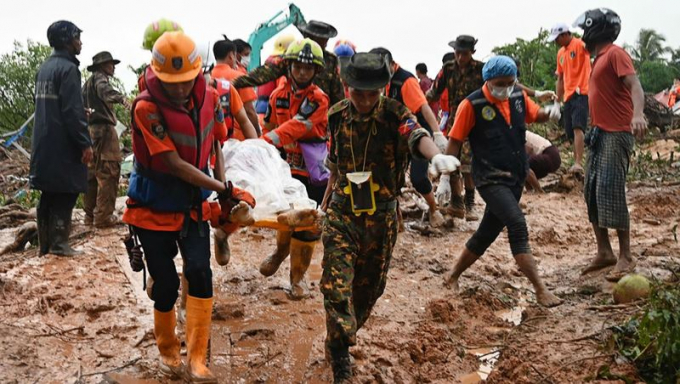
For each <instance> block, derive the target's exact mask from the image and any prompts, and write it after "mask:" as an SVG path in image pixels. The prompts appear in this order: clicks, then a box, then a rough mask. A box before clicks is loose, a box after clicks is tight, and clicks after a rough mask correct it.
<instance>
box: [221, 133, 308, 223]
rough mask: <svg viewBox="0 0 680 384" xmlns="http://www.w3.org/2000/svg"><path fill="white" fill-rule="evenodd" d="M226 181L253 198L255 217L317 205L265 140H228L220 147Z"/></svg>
mask: <svg viewBox="0 0 680 384" xmlns="http://www.w3.org/2000/svg"><path fill="white" fill-rule="evenodd" d="M222 153H223V155H224V165H225V174H226V180H228V181H231V182H232V183H233V184H234V185H235V186H237V187H239V188H242V189H245V190H246V191H248V192H250V193H251V194H252V195H253V197H255V201H256V203H257V204H256V207H255V209H254V210H253V216H254V218H255V220H256V221H257V220H262V219H266V218H272V217H276V215H277V213H279V212H282V211H286V210H289V209H304V208H316V202H315V201H314V200H311V199H310V198H309V197H308V196H307V190H306V189H305V186H304V185H303V184H302V183H301V182H300V181H298V180H296V179H294V178H293V177H292V176H291V173H290V167H289V166H288V163H286V162H285V161H284V160H283V159H282V158H281V155H280V154H279V151H278V150H277V149H276V148H275V147H274V146H272V145H270V144H268V143H267V142H266V141H264V140H245V141H238V140H229V141H227V142H226V143H225V144H224V146H223V148H222Z"/></svg>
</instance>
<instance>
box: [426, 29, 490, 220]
mask: <svg viewBox="0 0 680 384" xmlns="http://www.w3.org/2000/svg"><path fill="white" fill-rule="evenodd" d="M476 43H477V40H476V39H475V38H474V37H472V36H468V35H460V36H458V37H457V38H456V40H454V41H452V42H450V43H449V45H450V46H451V47H452V48H453V49H454V51H455V60H452V61H449V62H446V63H444V66H443V67H442V69H441V70H440V71H439V73H438V74H437V77H436V78H435V79H434V83H433V84H432V88H431V89H430V90H429V91H428V92H427V95H426V96H427V101H429V102H434V101H437V100H439V98H440V97H441V95H442V93H443V92H444V90H445V89H446V90H448V93H449V119H448V120H447V122H446V132H445V134H448V131H449V129H451V126H452V125H453V121H454V119H455V116H456V110H457V109H458V104H460V103H461V102H462V101H463V100H465V98H466V97H468V95H469V94H471V93H472V92H474V91H476V90H477V89H479V88H481V87H482V85H483V84H484V80H482V67H483V66H484V63H482V62H480V61H477V60H475V59H473V58H472V55H473V54H474V53H475V44H476ZM460 160H461V162H462V163H463V165H462V166H461V169H460V170H461V172H462V173H463V177H464V179H465V200H463V198H462V197H461V192H462V188H461V180H460V177H451V191H452V194H451V206H452V208H453V212H452V213H453V215H454V216H456V217H460V218H463V217H465V218H466V220H468V221H474V220H478V217H477V216H476V215H475V214H474V212H472V207H473V206H474V203H475V184H474V182H473V181H472V176H471V175H470V161H471V152H470V145H469V144H468V143H467V142H465V144H463V149H462V152H461V157H460Z"/></svg>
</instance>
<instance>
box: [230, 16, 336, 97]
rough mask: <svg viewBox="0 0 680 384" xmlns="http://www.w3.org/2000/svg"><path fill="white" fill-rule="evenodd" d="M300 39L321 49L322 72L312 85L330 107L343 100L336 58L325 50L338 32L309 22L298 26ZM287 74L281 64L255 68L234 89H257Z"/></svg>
mask: <svg viewBox="0 0 680 384" xmlns="http://www.w3.org/2000/svg"><path fill="white" fill-rule="evenodd" d="M298 29H299V30H300V33H302V37H304V38H309V39H312V40H314V41H315V42H316V43H317V44H319V46H321V48H322V49H323V60H324V70H323V71H321V72H320V73H318V74H317V75H316V76H315V77H314V84H315V85H318V86H319V88H321V90H322V91H324V93H326V94H327V95H328V97H329V98H330V102H331V105H333V104H335V103H337V102H339V101H340V100H343V99H344V98H345V93H344V90H343V87H342V83H341V82H340V76H339V75H338V70H337V68H338V57H337V56H335V54H334V53H331V52H329V51H327V50H326V45H327V44H328V39H331V38H333V37H335V36H337V35H338V31H337V30H336V29H335V27H333V26H332V25H330V24H327V23H324V22H321V21H316V20H310V21H309V23H306V24H304V25H301V26H298ZM287 73H288V67H287V66H286V65H285V63H283V62H279V64H278V65H270V64H265V65H263V66H261V67H258V68H255V69H254V70H252V71H251V72H250V73H249V74H248V75H247V76H243V77H239V78H238V79H236V80H235V81H234V87H236V88H243V87H257V86H260V85H262V84H265V83H268V82H270V81H273V80H276V79H278V78H279V77H281V76H285V75H286V74H287Z"/></svg>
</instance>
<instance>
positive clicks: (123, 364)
mask: <svg viewBox="0 0 680 384" xmlns="http://www.w3.org/2000/svg"><path fill="white" fill-rule="evenodd" d="M628 196H629V203H630V209H631V220H632V250H633V253H634V254H635V255H636V256H637V257H638V258H639V259H638V270H639V271H640V272H641V273H643V274H645V275H648V276H652V275H653V276H656V277H661V278H663V277H665V276H666V275H667V272H666V266H667V265H668V264H669V263H672V262H674V259H675V262H677V258H678V256H679V255H680V246H679V245H678V242H677V239H676V238H675V234H674V231H676V230H677V224H678V221H679V220H680V186H677V185H675V186H664V187H646V186H637V187H635V186H633V187H631V188H630V190H629V194H628ZM477 200H478V203H479V204H480V205H479V206H478V207H477V208H476V209H478V210H479V212H480V213H481V211H482V209H483V207H482V206H481V199H479V198H478V199H477ZM523 202H524V203H525V204H526V209H525V212H526V215H527V221H528V223H529V227H530V234H531V244H532V247H533V249H534V253H535V256H536V257H537V259H538V263H539V270H540V273H541V275H542V276H543V277H544V278H545V280H546V282H547V284H548V286H549V287H550V288H552V289H553V290H554V291H555V292H556V293H557V295H558V296H560V297H561V298H562V299H563V300H564V304H563V305H561V306H559V307H557V308H552V309H544V308H541V307H539V306H537V305H536V303H535V296H534V294H533V292H532V290H531V287H530V285H529V283H528V281H527V280H526V279H525V278H524V277H523V276H522V275H521V274H520V273H519V271H518V269H517V267H516V265H515V264H514V262H513V259H512V257H511V255H510V251H509V246H508V241H507V237H506V236H505V234H503V235H501V237H500V238H499V239H498V241H497V242H496V243H495V244H494V245H492V247H491V248H490V249H489V251H488V253H487V254H486V255H485V256H484V257H483V258H482V259H481V260H480V261H479V262H478V263H477V264H475V265H474V266H473V267H472V268H471V269H470V270H469V271H468V272H466V273H465V274H464V275H463V278H462V279H461V291H462V292H461V294H459V295H454V294H452V293H451V292H450V291H449V290H447V289H446V288H445V287H444V286H443V284H442V283H443V279H444V276H445V274H446V273H447V272H448V271H449V270H450V269H451V267H452V266H453V263H454V260H455V258H456V257H457V255H458V254H459V252H460V251H461V249H462V247H463V245H464V243H465V241H466V240H467V238H468V237H469V236H470V235H471V234H472V232H473V231H474V229H475V228H476V227H477V224H478V222H465V221H462V220H456V221H455V223H454V224H455V228H453V229H450V230H446V231H445V232H444V234H443V235H442V236H433V237H426V236H422V235H421V234H420V233H418V232H416V231H414V230H411V229H408V228H409V227H411V226H412V224H413V223H414V222H413V221H412V222H410V223H407V231H406V232H404V233H402V234H400V236H399V240H398V243H397V247H396V249H395V252H394V256H393V260H392V264H391V270H390V275H389V282H388V284H387V289H386V291H385V294H384V295H383V296H382V298H381V299H380V300H379V302H378V304H377V305H376V307H375V310H374V312H373V315H372V316H371V318H370V319H369V321H368V322H367V324H366V326H365V327H364V329H362V330H361V331H360V332H359V334H358V345H357V346H356V347H354V348H352V350H351V353H352V355H353V357H354V361H355V364H356V367H355V382H357V383H373V382H378V383H456V382H463V383H477V382H480V380H481V379H482V378H485V379H486V380H487V382H489V383H541V382H542V383H565V382H569V383H580V382H585V381H590V380H592V379H593V378H595V377H596V373H597V371H598V369H599V368H600V367H602V366H609V367H610V370H611V372H612V373H614V374H621V375H626V376H628V377H629V378H632V379H637V377H636V375H635V370H634V368H633V367H632V366H631V365H629V364H628V363H625V362H623V361H621V360H620V359H618V358H616V357H615V356H613V355H612V351H610V350H607V349H606V348H603V347H602V345H603V344H604V342H605V341H606V340H607V337H608V331H607V328H608V327H609V326H611V325H613V324H616V323H619V322H621V321H622V320H624V319H626V318H627V317H628V316H630V315H631V314H632V313H633V312H634V311H635V307H623V308H617V307H611V306H609V305H610V304H612V300H611V294H610V292H611V289H612V284H610V283H608V282H607V281H606V280H605V279H604V273H605V272H606V271H604V272H600V273H594V274H591V275H588V276H585V277H582V276H580V273H579V270H580V269H581V268H583V267H584V266H585V265H586V264H587V263H588V261H589V259H590V258H592V257H593V256H594V254H595V240H594V237H593V235H592V234H591V228H590V225H589V223H588V220H587V215H586V212H585V205H584V203H583V198H582V195H581V194H580V191H579V188H578V187H577V188H575V189H574V190H572V191H571V192H560V193H557V192H550V193H547V194H544V195H538V194H526V195H525V197H524V198H523ZM81 219H82V214H81V213H77V214H76V221H79V220H81ZM674 228H675V229H674ZM74 232H77V233H81V234H82V235H81V236H79V237H78V239H77V240H76V245H77V246H79V247H81V248H82V250H84V251H85V254H84V255H82V256H78V257H75V258H60V257H56V256H47V257H42V258H40V257H37V256H36V250H35V248H29V249H27V250H25V251H23V252H18V253H16V252H15V253H9V254H6V255H3V256H0V343H1V345H3V348H2V351H0V382H2V383H76V382H81V383H100V382H103V381H106V382H120V383H158V382H168V381H167V380H166V379H164V378H163V377H161V376H159V375H158V370H157V359H158V352H157V349H156V347H155V344H154V340H153V336H152V324H153V323H152V302H151V301H150V300H149V299H148V298H147V297H146V296H145V294H144V292H143V291H142V289H141V281H142V277H141V273H139V274H132V273H131V272H130V271H129V267H128V266H127V265H126V263H127V260H126V258H127V256H126V255H125V249H124V248H123V245H122V243H121V241H120V239H121V237H122V236H123V235H124V233H125V229H124V228H123V227H122V226H121V227H118V228H113V229H105V230H87V229H86V228H84V227H82V226H80V225H79V226H77V227H76V228H75V229H74ZM12 233H13V229H11V228H6V229H3V230H1V231H0V247H1V246H2V245H4V244H5V243H7V242H10V241H11V240H12ZM273 236H274V233H273V231H271V230H267V229H259V230H254V229H243V230H242V231H241V232H239V233H237V235H235V236H233V237H232V239H231V245H232V261H231V263H230V264H229V265H228V266H227V267H226V268H224V267H218V266H217V264H214V265H213V272H214V285H215V296H216V305H215V308H214V313H213V319H214V322H213V331H212V341H211V356H210V360H211V368H212V369H213V371H214V372H215V373H216V374H217V375H218V376H219V377H220V379H221V382H224V383H255V382H256V383H299V382H303V383H327V382H330V381H332V380H331V379H332V375H331V372H330V368H329V366H328V365H327V364H326V363H325V361H324V356H323V355H324V354H323V339H324V335H325V322H324V310H323V304H322V295H321V294H320V292H319V287H318V280H319V278H320V276H321V267H320V263H321V258H322V249H321V247H317V249H316V252H315V254H314V259H313V263H312V266H311V267H310V270H309V273H308V280H309V281H310V285H311V288H312V292H313V295H312V297H311V298H309V299H307V300H304V301H301V302H296V301H290V300H288V298H287V296H286V291H285V288H286V286H287V281H288V279H287V276H288V270H289V269H288V266H287V265H286V264H287V263H284V265H283V266H282V268H281V269H280V270H279V272H278V273H277V274H276V275H274V276H273V277H271V278H264V277H262V276H261V275H260V274H259V272H258V269H257V268H258V265H259V263H260V261H261V260H262V258H263V257H265V256H266V255H267V254H268V253H269V252H271V251H272V250H273V248H274V242H273ZM613 244H614V248H615V250H616V249H617V248H618V247H617V246H616V242H615V239H614V242H613ZM179 263H180V262H179V261H178V265H179ZM489 371H490V374H489ZM487 375H488V377H487ZM591 382H612V383H613V382H623V381H617V380H610V381H606V380H599V379H595V380H593V381H591Z"/></svg>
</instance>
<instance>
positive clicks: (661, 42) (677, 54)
mask: <svg viewBox="0 0 680 384" xmlns="http://www.w3.org/2000/svg"><path fill="white" fill-rule="evenodd" d="M625 48H626V50H627V51H628V53H630V56H631V58H632V59H633V63H634V64H635V69H636V70H637V73H638V76H639V77H640V83H641V84H642V88H643V89H644V90H645V91H646V92H651V93H657V92H660V91H663V90H664V89H668V88H669V87H670V86H671V85H672V84H673V79H674V78H677V77H678V76H680V48H678V49H677V50H673V49H672V48H670V47H668V46H666V37H665V36H664V35H662V34H660V33H659V32H657V31H655V30H654V29H644V28H643V29H641V30H640V32H639V33H638V37H637V40H636V41H635V44H634V45H632V46H631V45H626V46H625ZM669 54H670V57H669Z"/></svg>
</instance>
